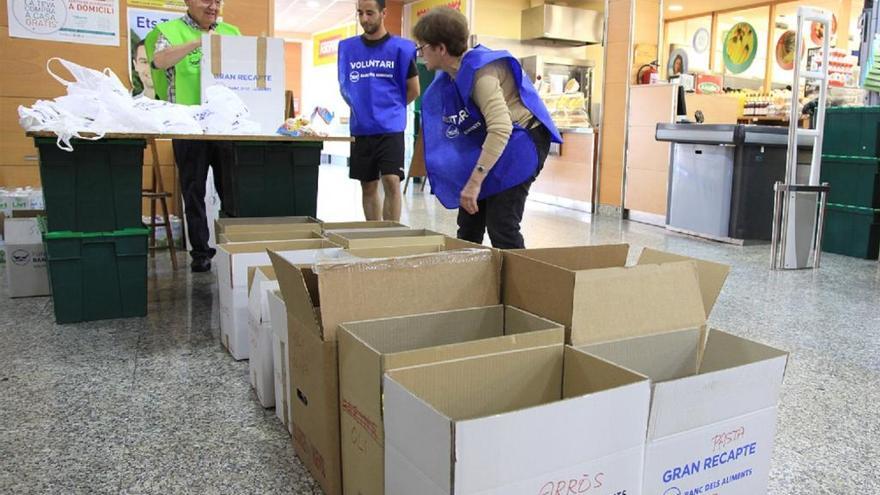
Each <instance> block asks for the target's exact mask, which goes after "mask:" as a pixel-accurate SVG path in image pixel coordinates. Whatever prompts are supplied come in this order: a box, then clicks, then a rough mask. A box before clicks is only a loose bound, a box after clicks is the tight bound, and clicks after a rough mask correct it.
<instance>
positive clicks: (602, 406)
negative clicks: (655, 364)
mask: <svg viewBox="0 0 880 495" xmlns="http://www.w3.org/2000/svg"><path fill="white" fill-rule="evenodd" d="M384 384H385V388H384V394H385V395H384V406H385V440H386V443H385V449H386V450H385V452H386V456H385V480H386V481H385V486H386V491H385V493H387V494H389V495H412V494H426V495H428V494H430V495H452V494H455V495H470V494H474V495H475V494H480V495H483V494H499V495H500V494H505V495H506V494H535V495H555V494H570V493H597V494H598V493H601V494H623V493H625V494H638V493H639V488H640V487H639V484H640V483H641V473H642V466H643V460H644V459H643V454H644V446H645V428H646V425H647V420H648V404H649V401H650V389H649V384H648V380H647V379H646V378H645V377H644V376H642V375H639V374H637V373H634V372H632V371H629V370H626V369H624V368H622V367H619V366H616V365H614V364H611V363H609V362H607V361H604V360H602V359H599V358H596V357H593V356H590V355H588V354H585V353H582V352H580V351H577V350H575V349H573V348H571V347H566V346H563V345H561V344H556V345H551V346H546V347H539V348H531V349H524V350H517V351H509V352H502V353H498V354H491V355H483V356H479V357H471V358H466V359H459V360H453V361H445V362H441V363H435V364H429V365H423V366H416V367H411V368H402V369H397V370H393V371H390V372H388V373H387V374H386V375H385V378H384Z"/></svg>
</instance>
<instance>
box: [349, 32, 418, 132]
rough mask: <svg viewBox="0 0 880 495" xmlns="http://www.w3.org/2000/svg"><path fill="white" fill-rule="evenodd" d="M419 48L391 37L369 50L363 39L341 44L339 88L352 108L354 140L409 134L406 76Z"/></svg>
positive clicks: (370, 47)
mask: <svg viewBox="0 0 880 495" xmlns="http://www.w3.org/2000/svg"><path fill="white" fill-rule="evenodd" d="M415 56H416V45H415V44H414V43H413V42H412V41H409V40H405V39H403V38H399V37H397V36H391V37H390V38H389V39H387V40H386V41H385V42H383V43H381V44H379V45H377V46H367V45H366V44H365V43H364V42H363V40H361V37H360V36H354V37H351V38H347V39H344V40H342V41H340V42H339V64H338V70H339V88H340V91H341V93H342V98H343V99H344V100H345V102H346V103H348V106H349V107H351V120H350V121H349V128H350V129H351V134H352V136H370V135H374V134H387V133H392V132H403V131H404V130H406V76H407V73H408V72H409V67H410V65H411V64H412V63H413V60H415Z"/></svg>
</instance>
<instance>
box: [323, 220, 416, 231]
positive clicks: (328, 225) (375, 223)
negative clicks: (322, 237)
mask: <svg viewBox="0 0 880 495" xmlns="http://www.w3.org/2000/svg"><path fill="white" fill-rule="evenodd" d="M321 227H322V228H323V229H324V232H327V231H328V230H329V231H334V230H366V229H396V230H406V229H409V227H408V226H406V225H404V224H402V223H400V222H392V221H390V220H365V221H357V222H323V223H322V224H321Z"/></svg>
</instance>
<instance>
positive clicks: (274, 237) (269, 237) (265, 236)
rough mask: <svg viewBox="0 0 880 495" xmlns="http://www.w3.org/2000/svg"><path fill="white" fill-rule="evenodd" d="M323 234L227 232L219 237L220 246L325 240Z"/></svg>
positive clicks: (303, 232)
mask: <svg viewBox="0 0 880 495" xmlns="http://www.w3.org/2000/svg"><path fill="white" fill-rule="evenodd" d="M323 238H324V236H322V235H321V234H319V233H317V232H315V231H312V230H309V231H293V232H291V231H284V230H282V231H278V230H274V231H273V230H270V231H267V232H226V233H223V234H218V235H217V240H218V241H219V242H218V244H230V243H233V242H261V241H295V240H302V239H323Z"/></svg>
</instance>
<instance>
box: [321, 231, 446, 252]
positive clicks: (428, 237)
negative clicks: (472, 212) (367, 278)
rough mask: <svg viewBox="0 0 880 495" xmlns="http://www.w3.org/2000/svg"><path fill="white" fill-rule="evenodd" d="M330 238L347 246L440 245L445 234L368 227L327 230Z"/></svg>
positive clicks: (354, 247) (443, 240) (326, 233)
mask: <svg viewBox="0 0 880 495" xmlns="http://www.w3.org/2000/svg"><path fill="white" fill-rule="evenodd" d="M325 235H326V236H327V238H328V239H329V240H331V241H332V242H335V243H336V244H339V245H340V246H344V247H346V248H353V249H356V248H378V247H386V246H424V245H439V246H442V245H443V244H444V242H445V236H444V235H443V234H438V233H437V232H432V231H430V230H425V229H420V230H415V229H403V230H391V231H389V230H386V229H367V230H353V231H346V232H325Z"/></svg>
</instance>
